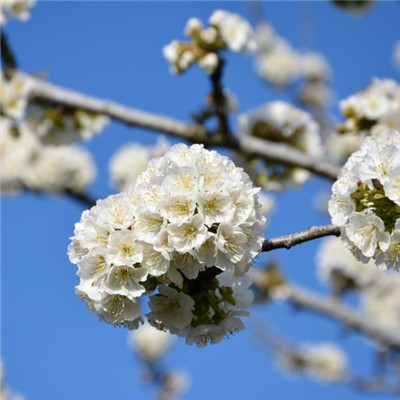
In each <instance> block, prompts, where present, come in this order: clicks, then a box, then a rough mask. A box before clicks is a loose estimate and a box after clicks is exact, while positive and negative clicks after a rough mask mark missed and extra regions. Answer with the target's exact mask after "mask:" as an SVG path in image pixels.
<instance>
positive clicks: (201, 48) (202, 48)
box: [163, 10, 256, 74]
mask: <svg viewBox="0 0 400 400" xmlns="http://www.w3.org/2000/svg"><path fill="white" fill-rule="evenodd" d="M208 22H209V26H207V27H203V23H202V22H201V21H200V20H199V19H198V18H190V19H189V21H188V22H187V24H186V27H185V30H184V34H185V35H186V36H188V37H189V38H190V41H189V42H181V41H178V40H173V41H172V42H171V43H170V44H168V45H167V46H165V47H164V48H163V54H164V57H165V58H166V59H167V61H168V62H169V63H170V64H171V72H172V73H182V72H183V71H185V70H187V69H188V68H189V67H190V66H191V65H192V64H194V63H196V62H197V63H198V64H199V65H200V67H201V68H203V69H204V70H205V71H206V72H207V73H208V74H212V73H213V72H214V71H215V70H216V69H217V67H218V65H219V63H220V58H219V52H220V51H221V50H223V49H225V48H226V47H228V48H229V49H230V50H232V51H234V52H235V53H240V52H250V51H255V48H256V42H255V38H254V33H253V30H252V28H251V26H250V24H249V23H248V22H247V21H246V20H245V19H244V18H242V17H241V16H240V15H238V14H234V13H231V12H229V11H223V10H217V11H215V12H214V13H213V14H212V15H211V16H210V18H209V19H208Z"/></svg>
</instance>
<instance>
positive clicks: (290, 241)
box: [262, 225, 340, 251]
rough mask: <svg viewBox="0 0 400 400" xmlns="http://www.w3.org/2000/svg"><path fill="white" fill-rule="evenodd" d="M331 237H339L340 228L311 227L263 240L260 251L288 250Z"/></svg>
mask: <svg viewBox="0 0 400 400" xmlns="http://www.w3.org/2000/svg"><path fill="white" fill-rule="evenodd" d="M331 235H333V236H340V228H338V227H337V226H334V225H322V226H311V227H310V228H308V229H307V230H306V231H303V232H299V233H292V234H291V235H285V236H279V237H277V238H273V239H267V240H265V242H264V244H263V247H262V251H271V250H275V249H283V248H284V249H290V248H291V247H293V246H296V245H298V244H301V243H304V242H308V241H310V240H314V239H318V238H321V237H324V236H331Z"/></svg>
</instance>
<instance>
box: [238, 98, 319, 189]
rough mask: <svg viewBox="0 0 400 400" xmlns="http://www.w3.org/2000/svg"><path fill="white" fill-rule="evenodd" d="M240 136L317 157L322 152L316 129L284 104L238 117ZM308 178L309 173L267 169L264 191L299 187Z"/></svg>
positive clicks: (308, 119)
mask: <svg viewBox="0 0 400 400" xmlns="http://www.w3.org/2000/svg"><path fill="white" fill-rule="evenodd" d="M239 134H240V135H251V136H255V137H258V138H261V139H266V140H271V141H274V142H282V143H285V144H287V145H289V146H291V147H295V148H297V149H299V150H301V151H304V152H305V153H307V154H309V155H311V156H316V157H317V156H319V155H320V154H321V150H322V148H321V140H320V136H319V126H318V124H317V123H316V122H315V121H314V120H313V119H312V117H311V115H310V114H308V113H306V112H304V111H302V110H300V109H298V108H295V107H293V106H291V105H290V104H288V103H285V102H283V101H274V102H272V103H266V104H264V105H262V106H260V107H258V108H256V109H254V110H251V111H249V112H248V113H246V114H242V115H240V116H239ZM309 178H310V173H309V172H308V171H305V170H302V169H299V168H292V167H283V168H282V167H278V166H274V165H270V166H269V171H268V177H267V179H268V180H267V183H266V187H267V188H270V189H274V188H282V187H283V185H285V184H292V185H295V186H298V185H301V184H303V183H304V182H305V181H306V180H307V179H309Z"/></svg>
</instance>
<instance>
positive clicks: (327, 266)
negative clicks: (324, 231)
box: [317, 237, 378, 291]
mask: <svg viewBox="0 0 400 400" xmlns="http://www.w3.org/2000/svg"><path fill="white" fill-rule="evenodd" d="M317 264H318V275H319V277H320V279H321V280H322V281H323V282H325V283H326V284H328V285H330V286H331V287H332V289H333V290H335V291H336V290H338V291H341V290H346V289H353V288H354V289H357V288H365V287H366V286H368V285H370V284H372V283H373V282H374V280H375V279H376V278H377V276H378V272H377V270H376V267H375V266H374V263H373V262H372V261H370V262H369V263H368V264H363V263H361V262H359V261H357V260H356V259H355V258H354V256H353V255H352V253H351V251H350V250H349V249H348V248H346V246H345V245H344V244H343V243H342V241H341V240H340V238H334V237H332V238H327V239H325V241H324V242H323V243H322V245H321V246H320V249H319V251H318V254H317Z"/></svg>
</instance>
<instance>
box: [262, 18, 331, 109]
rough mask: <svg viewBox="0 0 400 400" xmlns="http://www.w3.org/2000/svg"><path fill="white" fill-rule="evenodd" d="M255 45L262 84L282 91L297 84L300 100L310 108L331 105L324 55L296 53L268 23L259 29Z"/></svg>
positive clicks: (327, 66)
mask: <svg viewBox="0 0 400 400" xmlns="http://www.w3.org/2000/svg"><path fill="white" fill-rule="evenodd" d="M256 41H257V53H256V70H257V73H258V74H259V76H260V77H261V78H262V79H263V80H265V81H266V82H267V83H269V84H271V85H273V86H276V87H279V88H284V87H287V86H289V85H292V84H294V83H296V84H298V85H299V88H298V93H297V94H298V99H299V100H300V101H301V102H302V103H303V104H305V105H307V106H310V107H316V108H324V107H327V106H328V105H329V104H330V102H331V98H332V90H331V88H330V80H331V68H330V65H329V63H328V62H327V60H326V59H325V57H324V56H323V55H322V54H320V53H317V52H314V51H309V52H301V51H296V50H295V49H294V48H293V47H292V46H291V45H290V43H289V42H288V41H287V40H285V39H284V38H283V37H281V36H279V35H278V34H277V33H276V32H275V30H274V28H273V27H272V25H270V24H269V23H267V22H266V21H263V22H262V23H260V24H259V25H258V26H257V29H256Z"/></svg>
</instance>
